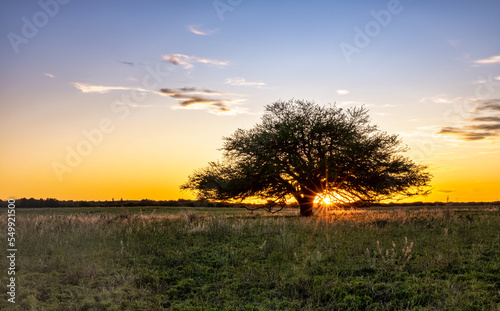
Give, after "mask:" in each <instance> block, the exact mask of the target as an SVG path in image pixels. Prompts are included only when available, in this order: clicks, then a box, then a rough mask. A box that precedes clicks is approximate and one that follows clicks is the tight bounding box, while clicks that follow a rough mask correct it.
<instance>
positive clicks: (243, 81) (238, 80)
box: [224, 77, 266, 88]
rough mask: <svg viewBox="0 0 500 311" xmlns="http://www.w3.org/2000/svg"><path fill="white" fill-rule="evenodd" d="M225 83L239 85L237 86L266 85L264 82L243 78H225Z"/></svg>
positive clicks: (259, 86) (260, 86)
mask: <svg viewBox="0 0 500 311" xmlns="http://www.w3.org/2000/svg"><path fill="white" fill-rule="evenodd" d="M224 83H225V84H230V85H239V86H256V87H258V88H262V87H264V86H266V84H265V83H264V82H250V81H247V80H246V79H245V78H239V77H237V78H227V79H226V81H225V82H224Z"/></svg>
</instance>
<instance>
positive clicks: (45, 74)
mask: <svg viewBox="0 0 500 311" xmlns="http://www.w3.org/2000/svg"><path fill="white" fill-rule="evenodd" d="M43 75H44V76H46V77H49V78H52V79H54V78H55V77H56V76H54V75H53V74H51V73H44V74H43Z"/></svg>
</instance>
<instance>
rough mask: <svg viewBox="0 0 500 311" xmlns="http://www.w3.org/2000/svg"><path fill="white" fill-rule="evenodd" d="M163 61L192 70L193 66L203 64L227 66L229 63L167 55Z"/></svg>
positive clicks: (196, 57) (187, 56) (181, 55)
mask: <svg viewBox="0 0 500 311" xmlns="http://www.w3.org/2000/svg"><path fill="white" fill-rule="evenodd" d="M163 59H164V60H166V61H167V62H169V63H171V64H173V65H180V66H182V67H183V68H184V69H191V68H193V67H194V65H193V64H195V63H201V64H210V65H216V66H221V67H223V66H227V65H228V64H229V63H228V62H227V61H219V60H215V59H208V58H203V57H198V56H189V55H184V54H166V55H163Z"/></svg>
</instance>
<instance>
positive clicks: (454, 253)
mask: <svg viewBox="0 0 500 311" xmlns="http://www.w3.org/2000/svg"><path fill="white" fill-rule="evenodd" d="M2 213H3V214H2V215H4V216H5V217H2V218H1V219H0V224H1V225H0V227H1V228H6V226H7V225H6V224H7V220H6V218H7V217H6V212H5V210H4V209H2ZM297 214H298V211H297V210H284V211H282V212H281V213H278V214H272V215H271V214H269V213H266V212H263V211H258V212H254V213H252V214H250V213H249V212H248V211H246V210H244V209H236V208H196V209H194V208H191V209H188V208H174V207H163V208H159V207H151V208H148V207H146V208H145V207H141V208H128V209H126V208H56V209H55V208H52V209H50V208H47V209H41V208H39V209H17V210H16V216H17V218H16V230H17V231H16V234H17V235H16V239H17V240H16V242H17V248H18V253H17V273H16V279H17V282H18V285H17V296H16V304H15V305H13V304H12V303H9V302H8V301H7V295H6V293H5V290H4V291H3V292H2V295H1V300H0V309H2V310H435V309H448V310H449V309H453V310H498V309H500V248H499V246H500V230H499V229H500V225H499V224H500V209H499V207H498V206H484V207H460V208H454V207H452V206H446V207H443V206H440V207H437V206H425V207H419V208H404V209H403V208H370V209H362V210H355V211H337V212H334V213H330V214H328V215H324V216H323V217H309V218H304V217H298V216H297ZM0 240H1V241H6V240H7V230H1V232H0ZM6 244H7V242H5V245H6ZM3 258H4V259H2V260H1V265H2V266H1V267H0V268H1V269H0V271H3V272H1V275H0V282H1V284H2V285H4V284H7V283H8V280H7V273H6V271H7V261H6V260H5V256H3Z"/></svg>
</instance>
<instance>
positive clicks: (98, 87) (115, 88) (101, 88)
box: [72, 82, 154, 94]
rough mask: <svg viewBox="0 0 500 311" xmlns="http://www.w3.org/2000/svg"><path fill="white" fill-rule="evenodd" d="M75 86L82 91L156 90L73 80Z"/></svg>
mask: <svg viewBox="0 0 500 311" xmlns="http://www.w3.org/2000/svg"><path fill="white" fill-rule="evenodd" d="M72 84H73V86H74V87H76V88H77V89H79V90H80V91H82V93H101V94H103V93H108V92H110V91H120V90H130V91H131V90H136V91H140V92H150V93H154V91H150V90H146V89H143V88H139V87H128V86H104V85H91V84H86V83H79V82H73V83H72Z"/></svg>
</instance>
